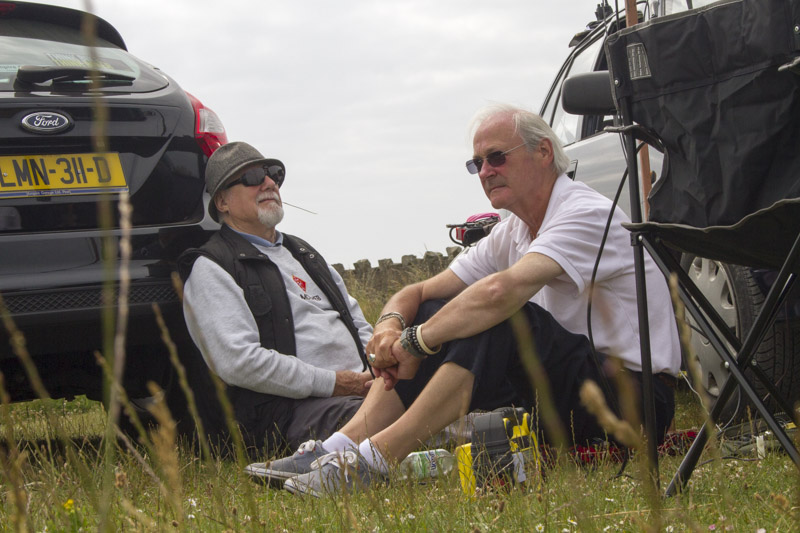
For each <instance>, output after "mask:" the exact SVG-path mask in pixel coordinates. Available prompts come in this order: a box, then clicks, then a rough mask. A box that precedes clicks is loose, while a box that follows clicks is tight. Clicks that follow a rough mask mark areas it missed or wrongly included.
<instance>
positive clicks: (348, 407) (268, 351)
mask: <svg viewBox="0 0 800 533" xmlns="http://www.w3.org/2000/svg"><path fill="white" fill-rule="evenodd" d="M285 174H286V170H285V167H284V165H283V163H282V162H280V161H279V160H277V159H269V158H265V157H264V156H262V155H261V153H259V152H258V150H256V149H255V148H253V147H252V146H250V145H249V144H247V143H243V142H233V143H229V144H225V145H223V146H221V147H220V148H218V149H217V150H216V151H215V152H214V154H213V155H212V156H211V157H210V158H209V160H208V165H207V167H206V174H205V179H206V190H207V191H208V193H209V194H210V195H211V201H210V202H209V204H208V212H209V214H210V215H211V217H212V218H213V219H214V220H216V221H217V222H220V223H222V227H221V228H220V230H219V231H218V232H217V233H215V234H214V235H213V236H212V237H211V238H210V239H209V241H208V242H207V243H206V244H205V245H203V246H202V247H201V248H198V249H192V250H188V251H187V252H185V253H184V254H183V255H182V256H181V258H180V259H179V270H180V273H181V276H182V278H183V279H184V280H185V287H184V313H185V317H186V324H187V326H188V328H189V332H190V334H191V336H192V339H193V340H194V341H195V344H196V345H197V346H198V348H199V349H200V351H201V353H202V356H203V357H202V359H203V360H204V361H205V363H207V365H208V367H209V368H210V369H211V370H212V371H213V372H215V373H216V374H217V375H218V376H219V377H220V378H221V379H222V381H224V382H225V383H226V384H227V385H228V387H227V394H228V398H229V399H230V402H231V404H232V406H233V409H234V414H235V417H236V421H237V422H238V424H239V426H240V428H241V430H242V434H243V435H244V437H245V442H246V444H247V445H248V446H249V447H250V448H251V452H253V453H256V452H258V453H261V454H267V455H269V454H272V453H275V452H276V451H278V450H280V449H283V448H284V447H285V446H287V445H288V446H290V447H291V448H290V449H294V448H296V447H297V446H298V445H299V444H300V443H302V442H305V441H306V440H309V439H310V438H325V437H327V436H329V435H330V434H331V433H333V432H334V431H335V430H336V429H337V428H338V427H339V426H340V425H341V424H342V423H344V421H346V420H348V419H349V418H350V417H351V416H352V415H353V413H355V412H356V410H357V409H358V407H359V406H360V405H361V401H362V399H363V396H364V395H365V394H366V393H367V390H368V387H369V385H370V384H371V382H372V376H371V374H370V372H368V371H366V369H367V363H366V356H365V353H364V345H365V344H366V342H367V341H368V340H369V338H370V335H371V333H372V326H371V325H370V324H369V323H368V322H367V321H366V319H365V318H364V315H363V313H362V312H361V309H360V307H359V305H358V302H356V300H355V299H354V298H352V297H350V296H349V295H348V293H347V290H346V288H345V286H344V283H343V281H342V278H341V276H339V274H338V273H337V272H336V271H335V270H334V269H333V268H332V267H331V266H330V265H328V264H327V263H326V262H325V260H324V259H323V258H322V256H321V255H320V254H319V252H317V251H316V250H314V248H312V247H311V245H309V244H308V243H307V242H305V241H304V240H302V239H300V238H298V237H295V236H292V235H289V234H286V233H282V232H279V231H278V230H277V225H278V223H280V222H281V220H282V219H283V204H282V201H281V194H280V186H281V184H282V183H283V180H284V178H285ZM189 363H190V364H189V368H188V370H189V373H190V377H191V379H192V380H193V381H194V383H195V385H198V384H199V383H203V382H204V381H205V384H206V385H210V382H209V380H208V370H207V369H206V368H205V365H203V364H202V363H203V361H202V360H200V358H199V357H195V358H193V359H190V361H189ZM198 388H199V387H197V386H196V387H195V389H196V390H197V389H198ZM213 390H214V389H213V387H211V388H209V389H208V390H206V391H202V394H196V397H197V398H198V402H199V403H200V404H201V405H202V406H204V407H207V406H209V405H216V403H215V402H216V398H215V394H214V392H213ZM201 410H202V411H204V412H203V413H201V414H203V415H204V416H203V418H205V420H204V424H205V426H206V427H205V428H204V429H205V430H206V431H207V432H209V433H210V434H212V435H215V436H217V435H219V434H222V435H223V436H224V434H225V433H226V432H227V424H226V422H225V420H224V417H223V416H222V413H221V411H220V409H219V407H218V406H217V407H216V410H215V409H213V408H210V407H209V408H207V409H201ZM215 416H216V418H215Z"/></svg>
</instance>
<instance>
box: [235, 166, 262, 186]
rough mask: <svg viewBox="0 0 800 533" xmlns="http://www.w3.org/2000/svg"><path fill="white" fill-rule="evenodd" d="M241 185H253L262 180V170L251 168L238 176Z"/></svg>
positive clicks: (258, 183) (259, 183)
mask: <svg viewBox="0 0 800 533" xmlns="http://www.w3.org/2000/svg"><path fill="white" fill-rule="evenodd" d="M240 181H241V183H242V185H245V186H247V187H255V186H257V185H261V183H262V182H263V181H264V170H263V169H261V168H251V169H250V170H248V171H247V172H245V173H244V174H242V177H241V178H240Z"/></svg>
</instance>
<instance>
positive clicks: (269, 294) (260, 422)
mask: <svg viewBox="0 0 800 533" xmlns="http://www.w3.org/2000/svg"><path fill="white" fill-rule="evenodd" d="M283 246H285V247H286V249H287V250H289V252H290V253H291V254H292V256H293V257H294V258H295V259H297V261H298V262H299V263H300V264H301V265H302V266H303V268H304V269H305V271H306V272H307V273H308V274H309V276H311V278H312V279H313V280H314V282H315V283H316V284H317V285H318V286H319V287H320V289H321V290H322V292H323V293H324V294H325V296H326V297H327V298H328V300H329V301H330V303H331V305H332V306H333V308H334V309H335V310H336V311H337V312H338V313H339V316H340V317H341V318H342V321H343V322H344V323H345V326H347V329H348V330H349V331H350V334H351V335H352V336H353V341H354V343H355V345H356V347H357V349H358V353H359V355H360V357H361V360H362V361H363V363H364V369H366V368H368V365H367V359H366V354H365V353H364V347H363V346H362V344H361V338H360V337H359V334H358V328H357V327H356V325H355V323H354V322H353V317H352V316H351V315H350V310H349V308H348V305H347V301H346V299H345V298H344V296H342V293H341V292H340V290H339V287H338V286H337V285H336V282H335V281H334V280H333V277H332V276H331V273H330V270H329V267H328V264H327V263H326V262H325V260H324V259H323V258H322V256H321V255H320V254H319V252H317V251H316V250H314V248H312V247H311V246H310V245H309V244H308V243H307V242H305V241H304V240H302V239H300V238H298V237H294V236H292V235H288V234H286V233H284V234H283ZM200 256H204V257H207V258H209V259H211V260H212V261H214V262H215V263H217V264H218V265H219V266H221V267H222V268H223V269H224V270H225V271H226V272H228V273H229V274H230V275H231V277H233V279H234V280H235V281H236V284H237V285H239V286H240V287H241V288H242V290H243V292H244V297H245V300H246V301H247V305H248V306H249V307H250V311H251V312H252V313H253V317H254V318H255V320H256V324H257V325H258V332H259V336H260V340H261V345H262V346H263V347H264V348H268V349H274V350H276V351H278V352H280V353H282V354H286V355H292V356H293V355H294V354H295V353H296V345H295V337H294V320H293V318H292V309H291V306H290V303H289V298H288V296H287V294H286V285H285V284H284V282H283V277H282V276H281V273H280V270H279V269H278V267H277V265H275V264H274V263H273V262H272V261H270V260H269V258H268V257H267V256H266V255H265V254H263V253H261V252H260V251H259V250H258V249H257V248H256V247H255V246H253V245H252V244H250V243H249V242H248V241H247V240H246V239H244V238H243V237H242V236H241V235H239V234H238V233H236V232H235V231H233V230H232V229H230V228H229V227H228V226H226V225H223V226H222V228H221V229H220V231H218V232H217V233H215V234H214V235H213V236H212V237H211V238H210V239H209V240H208V242H207V243H206V244H205V245H203V246H202V247H200V248H193V249H190V250H187V251H186V252H184V253H183V254H182V255H181V257H180V258H179V259H178V269H179V273H180V275H181V278H182V279H183V280H184V282H185V281H186V279H188V277H189V274H191V271H192V266H193V265H194V262H195V260H196V259H197V258H198V257H200ZM192 359H193V361H192V363H191V364H192V365H202V366H203V367H204V371H205V379H203V378H202V377H201V376H202V374H203V372H202V371H198V369H194V370H195V371H194V372H189V373H190V374H193V378H194V379H195V380H198V379H199V381H200V383H204V384H211V382H210V379H209V377H208V375H207V374H208V369H207V367H205V362H204V361H203V359H202V357H201V356H200V357H197V355H196V356H195V357H193V358H192ZM198 359H199V361H198ZM187 371H189V369H187ZM213 390H214V388H213V386H212V387H211V388H210V389H208V390H207V391H200V394H197V392H198V391H197V390H196V394H195V396H196V397H197V396H200V395H201V394H204V393H205V394H204V395H205V396H214V393H213V392H212V391H213ZM226 391H227V394H228V398H229V399H230V402H231V405H232V407H233V411H234V416H235V417H236V421H237V422H238V424H239V427H240V428H241V430H242V434H243V436H244V438H245V444H246V445H248V447H251V446H255V447H256V448H257V449H259V450H262V449H263V448H264V447H265V446H266V447H267V448H268V449H269V450H275V449H277V448H279V447H281V446H283V445H284V444H285V441H284V438H283V436H284V435H285V434H286V431H285V430H286V428H287V426H288V424H289V422H290V420H291V416H292V403H293V400H291V399H289V398H284V397H281V396H275V395H272V394H264V393H260V392H255V391H252V390H249V389H244V388H241V387H236V386H228V387H227V389H226ZM199 403H203V404H213V405H204V406H203V409H201V405H198V410H203V411H205V413H201V419H203V425H204V430H205V431H206V432H207V433H208V434H209V435H212V436H220V435H224V434H226V433H227V424H226V423H225V419H224V416H223V415H222V411H221V409H220V408H219V405H218V402H216V401H215V399H214V401H211V402H208V398H206V399H204V400H201V402H199Z"/></svg>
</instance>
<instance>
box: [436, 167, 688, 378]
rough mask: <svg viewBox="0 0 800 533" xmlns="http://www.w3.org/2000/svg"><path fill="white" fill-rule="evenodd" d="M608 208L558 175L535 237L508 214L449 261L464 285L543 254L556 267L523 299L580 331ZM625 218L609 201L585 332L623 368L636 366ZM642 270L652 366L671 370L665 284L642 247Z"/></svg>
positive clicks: (672, 339)
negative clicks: (556, 271)
mask: <svg viewBox="0 0 800 533" xmlns="http://www.w3.org/2000/svg"><path fill="white" fill-rule="evenodd" d="M610 209H611V201H610V200H608V199H607V198H606V197H604V196H602V195H601V194H599V193H598V192H596V191H595V190H593V189H591V188H590V187H588V186H587V185H585V184H583V183H580V182H574V181H572V180H570V179H569V178H568V177H567V176H566V175H561V176H560V177H559V178H558V179H557V180H556V183H555V186H554V187H553V193H552V195H551V196H550V202H549V204H548V206H547V212H546V213H545V217H544V220H543V221H542V226H541V228H540V229H539V232H538V233H537V235H536V238H535V239H532V238H531V236H530V232H529V228H528V226H527V225H526V224H525V223H524V222H523V221H522V220H520V219H519V218H518V217H516V216H515V215H510V216H509V217H508V218H506V219H505V220H503V221H501V222H500V223H498V224H497V225H496V226H495V227H494V228H493V229H492V232H491V233H490V234H489V236H488V237H485V238H484V239H482V240H480V241H478V243H477V244H476V245H475V246H474V247H473V248H471V249H469V250H467V251H466V253H462V254H461V255H460V256H459V257H458V258H456V260H455V261H454V262H453V264H452V265H451V266H450V268H451V270H452V271H453V273H454V274H455V275H456V276H458V277H459V278H460V279H461V280H462V281H463V282H464V283H466V284H468V285H470V284H472V283H475V282H476V281H478V280H479V279H481V278H484V277H486V276H488V275H489V274H492V273H494V272H499V271H502V270H505V269H507V268H509V267H510V266H511V265H513V264H514V263H516V262H517V261H519V260H520V259H521V258H522V256H524V255H525V254H528V253H532V252H537V253H540V254H542V255H546V256H547V257H549V258H551V259H553V260H554V261H555V262H556V263H558V264H559V265H560V266H561V268H563V269H564V273H563V274H561V275H560V276H558V277H557V278H555V279H554V280H552V281H551V282H550V283H548V284H547V285H546V286H545V287H543V288H542V289H541V290H540V291H539V292H538V293H536V294H535V295H534V296H533V298H531V299H530V301H531V302H533V303H536V304H539V305H540V306H542V307H543V308H544V309H546V310H547V311H549V312H550V313H551V314H552V315H553V317H554V318H555V319H556V320H557V321H558V322H559V324H561V325H562V326H564V328H566V329H567V330H569V331H571V332H573V333H579V334H582V335H587V336H588V327H587V306H588V301H589V285H590V283H591V279H592V271H593V269H594V265H595V261H596V259H597V252H598V250H599V247H600V241H601V239H602V236H603V231H604V229H605V225H606V221H607V219H608V214H609V210H610ZM627 221H629V219H628V217H627V216H626V215H625V213H624V212H623V211H622V210H621V209H619V208H616V209H615V211H614V218H613V220H612V222H611V229H610V230H609V235H608V238H607V241H606V244H605V248H604V250H603V256H602V258H601V260H600V264H599V267H598V270H597V275H596V277H595V289H594V295H593V297H592V336H593V339H594V344H595V348H596V349H597V350H598V351H599V352H602V353H606V354H608V355H613V356H616V357H619V358H620V359H622V361H623V363H624V364H625V366H626V367H627V368H629V369H631V370H634V371H641V369H642V363H641V355H640V349H639V319H638V308H637V304H636V280H635V274H634V265H633V249H632V247H631V240H630V233H629V232H628V230H626V229H625V228H623V227H622V226H621V224H622V222H627ZM645 271H646V275H647V277H646V283H647V297H648V313H649V316H650V345H651V358H652V368H653V373H659V372H667V373H669V374H672V375H677V374H678V372H679V370H680V344H679V341H678V333H677V327H676V324H675V316H674V314H673V311H672V304H671V301H670V296H669V290H668V288H667V283H666V280H665V279H664V276H663V275H662V274H661V272H660V271H659V270H658V268H657V267H656V265H655V263H654V262H653V260H652V259H651V258H650V256H649V255H648V254H647V253H645Z"/></svg>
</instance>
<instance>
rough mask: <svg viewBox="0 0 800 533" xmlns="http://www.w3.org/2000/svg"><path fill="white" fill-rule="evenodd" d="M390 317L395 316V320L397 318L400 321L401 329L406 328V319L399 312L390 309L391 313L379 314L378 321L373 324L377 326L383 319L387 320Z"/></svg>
mask: <svg viewBox="0 0 800 533" xmlns="http://www.w3.org/2000/svg"><path fill="white" fill-rule="evenodd" d="M390 318H396V319H397V320H399V321H400V327H402V328H403V329H406V320H405V319H404V318H403V315H401V314H400V313H397V312H395V311H392V312H391V313H384V314H382V315H381V316H380V318H378V321H377V322H375V325H376V326H377V325H378V324H380V323H381V322H383V321H384V320H389V319H390Z"/></svg>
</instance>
